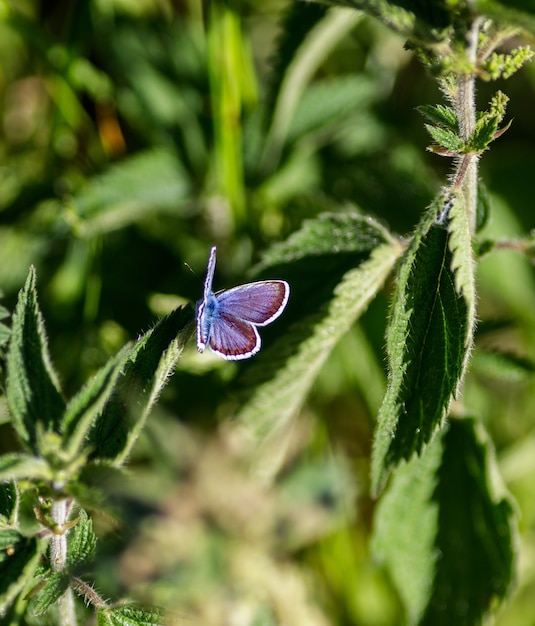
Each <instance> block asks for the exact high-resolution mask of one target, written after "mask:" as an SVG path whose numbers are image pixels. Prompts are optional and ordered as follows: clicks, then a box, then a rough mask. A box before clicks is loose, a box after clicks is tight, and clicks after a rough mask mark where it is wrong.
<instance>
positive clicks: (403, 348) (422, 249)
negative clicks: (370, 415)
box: [372, 196, 475, 493]
mask: <svg viewBox="0 0 535 626" xmlns="http://www.w3.org/2000/svg"><path fill="white" fill-rule="evenodd" d="M444 202H446V203H447V204H448V205H451V206H450V208H449V216H451V217H449V216H448V217H446V219H447V220H449V224H450V227H449V228H448V229H446V228H444V227H442V226H437V224H436V215H437V212H438V211H439V210H441V209H442V208H443V205H444ZM456 212H462V203H461V200H460V199H459V198H458V197H450V198H446V199H444V197H443V196H440V197H439V198H438V199H437V201H436V202H435V203H434V204H433V205H431V207H430V208H429V209H428V210H427V212H426V213H425V215H424V218H423V219H422V221H421V223H420V224H419V226H418V228H417V231H416V233H415V235H414V236H413V238H412V242H411V245H410V247H409V248H408V250H407V252H406V254H405V257H404V259H403V261H402V265H401V267H400V270H399V273H398V284H397V289H396V295H395V297H394V304H393V309H392V314H391V320H390V325H389V330H388V337H387V351H388V357H389V369H390V372H391V375H390V380H389V385H388V389H387V392H386V394H385V397H384V400H383V404H382V406H381V409H380V411H379V415H378V429H377V433H376V438H375V444H374V446H375V447H374V452H373V456H372V490H373V491H374V492H375V493H378V491H379V490H380V488H381V486H382V484H383V482H384V480H385V477H386V476H385V473H386V472H387V471H388V470H389V468H390V467H392V466H394V465H396V464H397V463H399V462H400V461H401V460H402V459H409V458H410V457H411V455H412V454H414V453H415V452H416V453H418V454H419V453H421V451H422V449H423V446H424V445H425V444H426V443H428V442H429V441H430V439H431V437H432V436H433V435H434V433H435V432H436V430H437V428H438V427H440V425H441V424H442V423H443V420H444V418H445V416H446V414H447V412H448V409H449V404H450V402H451V399H452V398H453V397H454V395H455V394H456V392H457V389H458V386H459V383H460V380H461V378H462V376H463V372H464V366H465V363H466V360H467V351H468V350H469V348H470V346H471V343H472V338H471V333H472V328H473V319H474V313H473V309H474V306H475V303H474V293H473V276H472V275H471V273H472V272H473V269H472V263H471V260H470V257H469V253H468V258H467V257H466V254H467V252H468V251H467V250H466V247H465V248H464V250H462V249H461V248H462V244H461V243H459V240H461V238H462V235H460V230H461V229H459V228H458V227H456V222H457V220H456V219H455V218H454V217H453V216H454V214H455V213H456ZM459 255H464V257H463V258H459ZM438 355H440V357H439V358H437V356H438Z"/></svg>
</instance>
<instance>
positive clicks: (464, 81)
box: [453, 18, 481, 232]
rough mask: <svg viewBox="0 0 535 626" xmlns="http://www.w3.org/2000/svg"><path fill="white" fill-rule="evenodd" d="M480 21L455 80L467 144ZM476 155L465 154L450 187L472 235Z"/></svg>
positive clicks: (472, 119)
mask: <svg viewBox="0 0 535 626" xmlns="http://www.w3.org/2000/svg"><path fill="white" fill-rule="evenodd" d="M480 27H481V20H480V19H479V18H476V19H475V20H474V21H473V23H472V27H471V29H470V30H469V31H468V34H467V44H468V45H467V49H466V56H467V59H466V60H467V65H468V71H467V72H465V73H463V74H461V75H460V76H459V78H458V80H457V97H456V98H455V108H456V112H457V118H458V120H459V130H460V134H461V138H462V139H463V140H464V141H465V142H468V140H469V139H470V137H471V136H472V135H473V133H474V130H475V128H476V86H475V84H476V72H475V67H476V63H477V44H478V39H479V29H480ZM478 156H479V155H477V154H465V155H463V156H462V157H461V158H460V159H459V161H458V163H457V169H456V171H455V175H454V177H453V187H455V188H457V189H460V190H461V191H462V194H463V196H464V201H465V206H466V210H467V211H468V214H469V216H470V224H471V229H472V232H474V231H475V226H476V205H477V164H478Z"/></svg>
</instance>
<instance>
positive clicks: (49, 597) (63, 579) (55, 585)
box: [33, 572, 69, 615]
mask: <svg viewBox="0 0 535 626" xmlns="http://www.w3.org/2000/svg"><path fill="white" fill-rule="evenodd" d="M68 586H69V575H68V574H67V573H65V572H54V573H53V574H51V575H50V577H49V578H48V579H47V581H46V583H45V585H44V587H43V588H42V589H40V590H39V593H38V594H37V600H36V602H35V605H34V607H33V610H34V611H35V614H36V615H43V614H44V613H46V612H47V611H48V609H49V608H50V607H51V606H52V605H53V604H55V603H56V602H57V601H58V600H59V599H60V598H61V596H62V595H63V594H64V593H65V592H66V591H67V587H68Z"/></svg>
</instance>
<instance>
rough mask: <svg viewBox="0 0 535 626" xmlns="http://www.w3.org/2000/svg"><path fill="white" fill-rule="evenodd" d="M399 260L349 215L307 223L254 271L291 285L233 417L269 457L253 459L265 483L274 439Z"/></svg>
mask: <svg viewBox="0 0 535 626" xmlns="http://www.w3.org/2000/svg"><path fill="white" fill-rule="evenodd" d="M400 254H401V246H400V245H399V243H398V242H397V241H396V240H395V239H393V238H392V236H391V235H390V234H389V233H388V232H387V231H385V229H384V228H383V227H382V226H380V225H379V224H378V223H376V222H374V221H373V220H371V219H369V218H363V217H361V216H358V215H352V214H337V215H324V216H321V217H320V218H318V219H317V220H313V221H310V222H307V223H306V224H305V225H304V227H303V228H302V229H301V231H299V232H298V233H296V234H294V235H293V236H292V237H290V239H289V240H288V241H287V242H286V243H284V244H281V245H280V246H277V247H276V248H275V249H272V250H271V251H270V252H269V256H267V257H266V260H265V261H264V263H263V264H262V266H261V267H264V268H265V267H267V266H268V264H272V265H271V269H270V273H272V272H275V273H276V275H280V274H282V275H283V276H284V277H285V278H286V279H288V281H289V282H290V285H291V288H292V297H291V301H290V304H289V305H288V311H287V313H285V318H286V319H285V322H286V325H289V324H291V326H290V328H289V330H288V332H287V333H286V334H284V333H283V334H282V335H281V337H280V338H279V339H278V340H277V342H276V343H275V344H274V345H273V346H271V347H268V348H266V349H265V350H264V355H263V359H259V360H258V361H257V363H256V364H253V365H252V366H251V367H250V369H249V371H248V372H247V373H246V375H245V378H244V380H242V385H244V386H250V389H251V390H252V395H251V396H250V397H249V399H248V401H247V402H244V403H243V404H242V407H241V410H240V411H239V413H238V419H239V420H240V421H241V422H242V423H243V425H244V427H245V428H246V430H247V431H248V432H249V433H250V434H251V436H252V437H254V439H255V440H256V441H258V442H259V443H260V442H261V443H262V445H263V446H270V449H272V451H273V454H272V455H270V454H267V453H266V454H262V455H261V456H260V455H259V459H260V460H259V463H261V464H262V467H260V466H259V471H261V472H262V473H263V474H264V475H265V476H266V477H267V476H270V477H271V476H272V475H273V473H274V472H275V471H276V470H277V467H278V463H279V462H280V460H281V459H282V458H283V455H284V445H282V444H280V445H279V437H280V436H281V435H282V434H283V433H284V432H285V427H286V426H287V425H288V423H289V421H290V419H291V418H292V416H294V415H295V413H296V412H297V411H298V410H299V408H300V407H301V406H302V404H303V402H304V401H305V398H306V395H307V394H308V392H309V390H310V388H311V386H312V384H313V382H314V380H315V378H316V376H317V374H318V372H319V370H320V368H321V367H322V365H323V364H324V363H325V361H326V360H327V358H328V356H329V354H330V353H331V351H332V349H333V348H334V346H335V345H336V343H337V342H338V341H339V340H340V339H341V338H342V337H343V335H344V333H345V332H346V331H347V330H348V328H349V327H350V326H351V325H352V324H353V323H354V321H355V320H356V319H357V317H358V316H359V315H360V314H361V313H362V312H363V311H364V310H365V308H366V307H367V305H368V303H369V301H370V300H371V299H372V298H373V297H374V296H375V295H376V293H377V291H378V290H379V289H380V288H381V287H382V285H383V283H384V281H385V279H386V277H387V276H388V275H389V274H390V272H391V271H392V268H393V266H394V264H395V263H396V260H397V259H398V258H399V255H400ZM277 261H278V263H277ZM274 267H275V268H276V270H275V269H274ZM294 307H295V308H294ZM281 321H282V320H281ZM292 322H293V323H292Z"/></svg>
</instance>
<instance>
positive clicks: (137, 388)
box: [88, 307, 193, 464]
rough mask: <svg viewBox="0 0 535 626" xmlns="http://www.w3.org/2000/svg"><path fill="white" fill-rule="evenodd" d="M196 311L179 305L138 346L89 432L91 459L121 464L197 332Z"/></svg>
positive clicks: (136, 345)
mask: <svg viewBox="0 0 535 626" xmlns="http://www.w3.org/2000/svg"><path fill="white" fill-rule="evenodd" d="M192 321H193V311H192V310H191V308H190V307H185V308H178V309H176V310H175V311H173V312H172V313H170V314H169V315H167V316H165V317H164V318H162V319H161V320H160V321H159V322H158V323H157V324H156V325H155V327H154V328H153V329H152V330H150V331H149V332H147V333H145V335H143V336H142V337H141V338H140V339H139V340H138V341H137V343H136V344H135V345H134V347H133V348H132V351H131V353H130V356H129V358H128V360H127V361H126V364H125V366H124V368H123V370H122V373H121V375H120V377H119V379H118V381H117V384H116V386H115V390H114V393H113V394H112V396H111V398H110V400H109V402H108V403H107V404H106V406H105V407H104V409H103V411H102V412H101V413H100V415H99V416H98V418H97V419H96V420H95V421H94V422H93V423H92V425H91V430H90V431H89V433H88V440H89V445H90V446H91V448H92V450H93V452H92V455H91V458H92V459H94V460H97V459H110V460H114V461H115V462H117V463H118V464H121V463H122V462H123V460H124V458H125V456H126V455H127V454H128V453H129V451H130V450H131V448H132V446H133V445H134V442H135V441H136V439H137V437H138V435H139V432H140V430H141V428H142V426H143V424H144V422H145V419H146V417H147V416H148V414H149V412H150V410H151V408H152V407H153V405H154V403H155V402H156V400H157V398H158V396H159V394H160V392H161V390H162V389H163V387H164V385H165V384H166V382H167V379H168V377H169V376H170V375H171V374H172V372H173V370H174V367H175V365H176V363H177V361H178V359H179V358H180V355H181V354H182V350H183V349H184V346H185V344H186V342H187V341H188V339H189V338H190V337H191V335H192V333H193V324H192Z"/></svg>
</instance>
